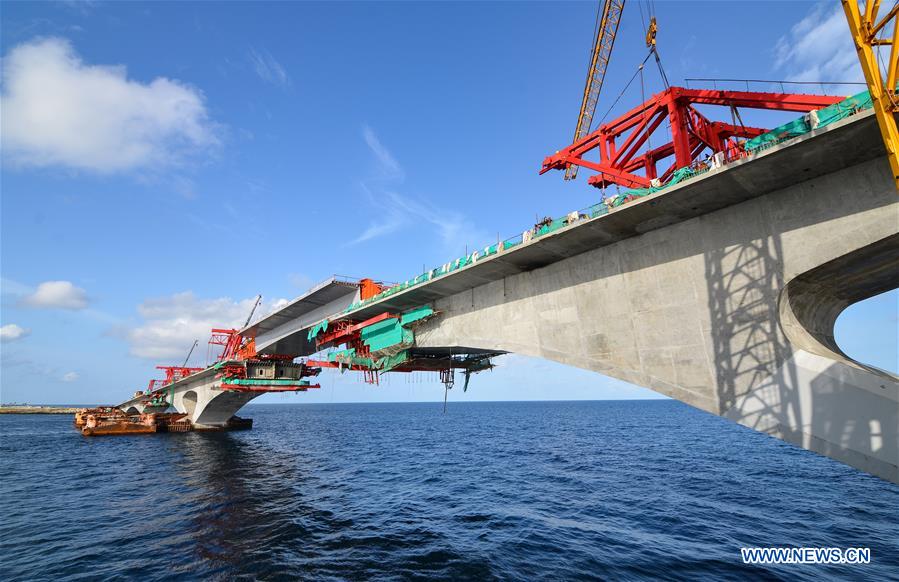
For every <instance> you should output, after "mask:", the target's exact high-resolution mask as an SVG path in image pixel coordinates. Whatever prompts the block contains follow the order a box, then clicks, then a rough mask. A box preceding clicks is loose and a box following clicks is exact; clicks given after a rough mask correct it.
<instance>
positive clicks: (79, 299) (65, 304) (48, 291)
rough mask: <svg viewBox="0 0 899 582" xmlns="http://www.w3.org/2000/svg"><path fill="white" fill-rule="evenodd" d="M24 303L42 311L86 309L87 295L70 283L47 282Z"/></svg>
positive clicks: (38, 287)
mask: <svg viewBox="0 0 899 582" xmlns="http://www.w3.org/2000/svg"><path fill="white" fill-rule="evenodd" d="M22 303H24V304H25V305H27V306H29V307H36V308H40V309H53V308H56V309H73V310H77V309H84V308H85V307H87V304H88V298H87V293H86V292H85V291H84V289H82V288H81V287H76V286H75V285H73V284H72V283H71V282H70V281H45V282H43V283H41V284H40V285H38V286H37V290H36V291H35V292H34V293H32V294H30V295H28V296H26V297H25V298H24V299H23V300H22Z"/></svg>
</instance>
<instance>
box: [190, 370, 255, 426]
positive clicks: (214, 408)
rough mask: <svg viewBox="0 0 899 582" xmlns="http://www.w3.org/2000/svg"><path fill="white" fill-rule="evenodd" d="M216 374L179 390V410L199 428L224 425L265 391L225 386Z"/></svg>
mask: <svg viewBox="0 0 899 582" xmlns="http://www.w3.org/2000/svg"><path fill="white" fill-rule="evenodd" d="M219 383H220V382H219V381H217V380H216V379H214V378H210V379H209V380H207V381H205V382H202V383H197V384H194V385H190V386H186V387H185V388H183V389H181V390H179V391H177V392H175V397H174V402H173V403H172V404H173V406H174V408H175V410H177V411H178V412H180V413H183V414H187V416H188V418H190V420H191V422H193V424H194V426H195V427H197V428H222V427H224V426H226V425H227V424H228V420H229V419H230V418H231V417H232V416H234V415H235V414H237V411H238V410H240V409H241V408H243V406H244V405H245V404H246V403H247V402H249V401H250V400H253V399H254V398H256V397H257V396H260V395H261V394H262V392H236V391H233V390H222V389H221V388H219V387H218V384H219Z"/></svg>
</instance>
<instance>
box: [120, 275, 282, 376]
mask: <svg viewBox="0 0 899 582" xmlns="http://www.w3.org/2000/svg"><path fill="white" fill-rule="evenodd" d="M255 301H256V298H255V297H253V298H249V299H242V300H239V301H234V300H233V299H231V298H229V297H221V298H218V299H200V298H197V297H196V296H195V295H194V294H193V292H191V291H185V292H183V293H175V294H174V295H169V296H167V297H160V298H155V299H147V300H146V301H144V302H143V303H141V304H140V305H139V306H138V308H137V311H138V313H139V314H140V316H141V317H142V318H143V320H144V322H143V323H142V324H141V325H139V326H137V327H133V328H130V329H127V330H124V332H123V335H124V337H125V339H126V340H127V341H128V343H129V344H130V352H131V354H132V355H134V356H137V357H139V358H148V359H152V360H155V361H159V362H163V361H166V360H177V359H178V358H182V359H183V358H184V357H185V356H186V355H187V351H188V350H189V349H190V345H191V344H192V343H193V341H194V340H195V339H199V340H200V343H201V344H202V343H204V342H205V341H206V340H207V339H208V338H209V333H210V330H211V329H212V328H214V327H220V328H239V327H240V326H242V325H243V323H244V321H246V319H247V316H248V315H249V314H250V310H251V309H252V308H253V303H255ZM287 303H288V301H287V299H276V300H273V301H263V302H262V304H261V305H260V306H259V308H258V309H256V312H255V313H254V317H253V319H254V320H258V319H260V318H261V317H263V316H265V315H267V314H269V313H271V312H272V311H275V310H276V309H280V308H281V307H283V306H284V305H286V304H287ZM200 352H201V350H195V351H194V356H202V354H201V353H200ZM196 361H199V360H196Z"/></svg>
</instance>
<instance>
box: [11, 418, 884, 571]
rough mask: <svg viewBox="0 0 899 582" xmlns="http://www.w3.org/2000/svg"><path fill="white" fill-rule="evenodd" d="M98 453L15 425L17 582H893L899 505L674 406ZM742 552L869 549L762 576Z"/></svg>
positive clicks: (274, 429)
mask: <svg viewBox="0 0 899 582" xmlns="http://www.w3.org/2000/svg"><path fill="white" fill-rule="evenodd" d="M247 410H248V413H249V414H250V415H251V416H253V417H254V419H255V426H256V428H254V429H253V430H252V431H248V432H238V433H227V434H226V433H219V434H215V433H212V434H202V433H189V434H172V435H163V434H160V435H154V436H139V437H117V438H106V439H100V438H98V439H86V438H82V437H81V436H80V435H78V434H77V433H76V432H75V431H74V430H73V429H72V428H71V424H70V419H69V418H67V417H55V416H2V417H0V475H2V481H0V484H2V495H0V512H2V513H0V515H3V516H4V519H2V520H0V579H3V580H29V581H30V580H58V579H72V580H77V579H90V580H95V579H98V578H99V579H119V578H140V579H141V580H150V581H152V580H173V579H184V578H204V579H228V580H230V579H248V580H255V579H272V580H279V579H310V580H342V579H347V578H352V579H360V578H361V579H375V580H378V579H385V580H392V579H424V578H444V579H477V580H492V579H503V580H505V579H518V580H531V579H553V580H555V579H575V578H576V579H619V580H641V579H650V578H659V577H663V578H666V579H673V580H696V579H705V578H708V579H715V580H737V579H741V580H742V579H745V578H747V577H750V576H751V577H753V578H761V579H771V580H780V579H790V580H795V579H800V580H818V579H820V578H822V577H825V578H833V577H836V578H846V579H857V578H871V579H889V578H890V577H893V579H895V573H896V572H899V525H897V522H899V520H897V517H899V510H897V508H899V487H896V486H894V485H890V484H888V483H885V482H883V481H880V480H878V479H876V478H873V477H870V476H868V475H865V474H862V473H859V472H858V471H855V470H853V469H851V468H848V467H846V466H844V465H841V464H839V463H835V462H833V461H830V460H828V459H825V458H823V457H819V456H816V455H813V454H811V453H808V452H806V451H802V450H800V449H797V448H795V447H791V446H789V445H786V444H784V443H781V442H779V441H776V440H774V439H771V438H768V437H765V436H763V435H760V434H757V433H754V432H752V431H749V430H747V429H744V428H741V427H738V426H736V425H733V424H730V423H728V422H726V421H723V420H721V419H718V418H715V417H712V416H709V415H706V414H703V413H700V412H697V411H695V410H693V409H690V408H688V407H686V406H683V405H681V404H679V403H676V402H600V403H574V402H571V403H514V404H499V403H484V404H456V405H451V406H450V410H449V413H448V414H446V415H443V414H442V413H441V405H430V404H405V405H334V406H325V405H315V406H286V405H259V406H251V407H249V408H248V409H247ZM743 546H835V547H848V546H868V547H871V548H872V552H873V556H874V563H873V564H871V565H868V566H854V567H842V566H828V567H811V566H803V567H799V566H795V567H786V566H784V567H770V568H762V567H749V566H744V565H742V564H741V563H740V553H739V549H740V547H743Z"/></svg>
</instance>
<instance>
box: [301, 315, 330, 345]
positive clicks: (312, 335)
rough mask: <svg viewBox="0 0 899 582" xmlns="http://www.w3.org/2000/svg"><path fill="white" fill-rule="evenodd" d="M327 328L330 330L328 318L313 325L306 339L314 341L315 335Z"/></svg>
mask: <svg viewBox="0 0 899 582" xmlns="http://www.w3.org/2000/svg"><path fill="white" fill-rule="evenodd" d="M327 330H328V320H327V319H326V320H324V321H323V322H321V323H317V324H315V325H313V326H312V329H310V330H309V333H308V334H306V339H307V340H309V341H312V340H314V339H315V337H316V336H317V335H318V334H319V333H320V332H323V331H327Z"/></svg>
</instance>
